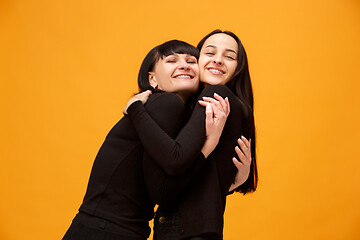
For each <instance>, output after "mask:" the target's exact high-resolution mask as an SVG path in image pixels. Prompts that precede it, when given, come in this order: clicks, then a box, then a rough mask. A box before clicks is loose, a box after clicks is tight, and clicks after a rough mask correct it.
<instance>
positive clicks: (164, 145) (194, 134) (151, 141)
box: [129, 86, 253, 238]
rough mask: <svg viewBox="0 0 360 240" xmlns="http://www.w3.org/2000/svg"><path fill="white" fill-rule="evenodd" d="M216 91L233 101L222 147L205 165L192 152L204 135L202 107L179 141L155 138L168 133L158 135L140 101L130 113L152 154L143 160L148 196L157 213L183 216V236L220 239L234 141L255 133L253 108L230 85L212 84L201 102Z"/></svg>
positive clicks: (231, 175) (232, 173)
mask: <svg viewBox="0 0 360 240" xmlns="http://www.w3.org/2000/svg"><path fill="white" fill-rule="evenodd" d="M215 92H216V93H217V94H219V95H220V96H222V97H223V98H225V97H228V98H229V102H230V109H231V112H230V115H229V117H228V119H227V122H226V125H225V127H224V130H223V133H222V136H221V138H220V141H219V144H218V146H217V147H216V149H215V150H214V151H213V152H212V153H211V154H210V155H209V157H208V158H207V160H206V161H205V160H204V157H203V155H202V154H196V153H194V152H193V151H200V150H201V146H202V145H203V139H204V137H205V130H204V129H205V127H204V124H205V122H204V118H205V110H204V108H203V107H202V106H200V105H199V104H197V105H196V106H195V108H194V111H193V113H192V116H191V118H190V120H189V122H188V123H187V124H186V125H185V127H184V128H183V129H182V130H181V132H180V133H179V135H178V137H177V138H176V139H175V140H173V139H172V138H171V136H163V137H162V141H157V136H159V135H161V134H164V133H163V132H161V131H159V132H158V130H159V128H158V127H154V125H156V124H155V123H154V122H152V121H151V119H148V117H149V116H147V113H146V111H145V110H144V109H141V104H140V103H139V104H137V111H136V112H135V111H134V112H132V113H131V114H130V113H129V116H130V117H131V119H132V120H133V123H134V126H135V128H136V130H137V132H138V134H139V136H140V139H141V141H142V143H143V146H144V148H145V150H146V152H147V153H148V154H149V155H150V156H151V158H150V157H149V156H146V155H145V157H144V167H145V168H144V176H145V181H146V184H147V188H148V191H149V193H150V196H151V198H152V199H153V201H154V202H156V203H158V204H159V205H160V206H159V211H162V212H165V213H166V215H167V216H169V215H175V214H176V215H180V228H181V230H182V231H181V232H182V234H183V238H185V237H190V236H199V235H202V234H205V233H217V234H219V235H222V232H223V214H224V210H225V203H226V195H227V194H228V189H229V187H230V185H231V184H232V183H233V181H234V177H235V175H236V172H237V169H236V167H235V166H234V164H233V162H232V157H234V156H236V152H235V150H234V148H235V146H236V145H237V142H236V141H237V139H238V138H239V137H240V136H241V135H243V136H245V137H247V138H249V137H250V136H252V135H253V130H252V125H253V124H251V123H252V122H253V115H252V112H251V110H250V108H248V107H247V106H246V105H245V104H243V103H242V102H241V101H240V100H239V99H238V98H237V97H236V96H235V95H234V94H233V93H232V91H231V90H230V89H228V88H227V87H226V86H209V87H207V88H205V89H204V90H203V91H202V93H201V94H200V96H199V98H198V99H201V98H202V97H203V96H208V97H212V96H213V94H214V93H215ZM142 119H146V121H143V120H142ZM146 129H151V131H150V132H149V131H146ZM199 135H201V136H199ZM199 139H200V141H199ZM199 145H200V147H199ZM168 152H169V153H168ZM159 153H164V154H159ZM194 156H198V157H197V158H193V157H194ZM201 165H202V166H201ZM189 166H190V168H188V167H189ZM195 173H196V174H195ZM192 176H194V177H193V178H192ZM189 182H190V183H191V184H188V183H189ZM185 186H186V187H185Z"/></svg>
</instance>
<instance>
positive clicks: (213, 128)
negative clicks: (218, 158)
mask: <svg viewBox="0 0 360 240" xmlns="http://www.w3.org/2000/svg"><path fill="white" fill-rule="evenodd" d="M214 98H215V99H216V100H215V99H214ZM214 98H210V97H203V101H199V103H200V105H202V106H206V110H205V112H206V120H205V124H206V141H205V143H204V146H203V149H202V150H201V152H202V153H203V154H204V156H205V157H207V156H209V155H210V153H211V152H212V151H213V150H214V149H215V147H216V145H217V144H218V142H219V139H220V136H221V133H222V130H223V129H224V126H225V123H226V119H227V117H228V116H229V114H230V103H229V100H228V98H225V99H223V98H222V97H220V96H219V95H218V94H216V93H215V94H214Z"/></svg>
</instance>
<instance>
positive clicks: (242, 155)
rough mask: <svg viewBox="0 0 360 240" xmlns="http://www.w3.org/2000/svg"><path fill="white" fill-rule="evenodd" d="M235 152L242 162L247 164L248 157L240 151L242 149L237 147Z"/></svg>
mask: <svg viewBox="0 0 360 240" xmlns="http://www.w3.org/2000/svg"><path fill="white" fill-rule="evenodd" d="M235 152H236V154H237V155H238V157H239V159H240V161H241V162H242V163H245V162H246V157H245V155H244V153H243V152H242V151H241V150H240V148H239V147H238V146H236V147H235Z"/></svg>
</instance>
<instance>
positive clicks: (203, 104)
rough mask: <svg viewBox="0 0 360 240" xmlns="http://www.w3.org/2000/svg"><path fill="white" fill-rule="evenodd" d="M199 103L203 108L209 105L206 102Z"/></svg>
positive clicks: (200, 101)
mask: <svg viewBox="0 0 360 240" xmlns="http://www.w3.org/2000/svg"><path fill="white" fill-rule="evenodd" d="M198 103H199V104H200V105H201V106H204V107H206V106H207V105H208V104H209V103H207V102H205V101H202V100H199V101H198Z"/></svg>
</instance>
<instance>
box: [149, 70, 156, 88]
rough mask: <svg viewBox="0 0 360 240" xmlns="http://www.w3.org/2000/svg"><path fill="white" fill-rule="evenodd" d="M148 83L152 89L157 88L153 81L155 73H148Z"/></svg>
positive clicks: (154, 80)
mask: <svg viewBox="0 0 360 240" xmlns="http://www.w3.org/2000/svg"><path fill="white" fill-rule="evenodd" d="M149 83H150V85H151V86H152V87H153V88H154V89H157V88H158V83H157V81H156V79H155V73H154V72H149Z"/></svg>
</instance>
